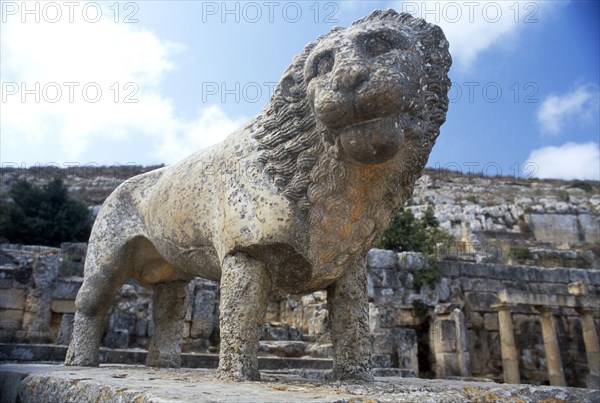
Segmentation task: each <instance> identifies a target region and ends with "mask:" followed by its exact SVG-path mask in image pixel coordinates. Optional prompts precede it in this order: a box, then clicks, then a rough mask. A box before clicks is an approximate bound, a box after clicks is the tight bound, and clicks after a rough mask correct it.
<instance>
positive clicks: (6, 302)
mask: <svg viewBox="0 0 600 403" xmlns="http://www.w3.org/2000/svg"><path fill="white" fill-rule="evenodd" d="M25 293H26V290H25V289H23V288H9V289H4V290H2V291H0V308H1V309H18V310H22V309H23V308H24V307H25Z"/></svg>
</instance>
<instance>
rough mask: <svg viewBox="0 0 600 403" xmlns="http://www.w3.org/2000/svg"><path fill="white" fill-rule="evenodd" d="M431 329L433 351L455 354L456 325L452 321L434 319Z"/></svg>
mask: <svg viewBox="0 0 600 403" xmlns="http://www.w3.org/2000/svg"><path fill="white" fill-rule="evenodd" d="M432 329H433V344H434V347H433V348H434V351H436V352H443V353H449V352H456V340H457V337H456V324H455V323H454V321H453V320H440V319H436V320H435V322H434V324H433V328H432Z"/></svg>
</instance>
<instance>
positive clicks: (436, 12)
mask: <svg viewBox="0 0 600 403" xmlns="http://www.w3.org/2000/svg"><path fill="white" fill-rule="evenodd" d="M561 3H564V2H553V1H402V2H398V3H396V4H395V8H396V9H397V10H398V11H404V12H408V13H410V14H412V15H414V16H416V17H420V18H424V19H425V20H426V21H427V22H430V23H434V24H437V25H440V26H441V27H442V29H443V30H444V34H445V35H446V38H447V39H448V42H450V53H451V54H452V59H453V61H454V66H455V67H458V68H459V69H460V70H463V71H465V70H469V69H470V68H471V67H472V66H473V65H474V64H475V63H476V61H477V57H478V56H479V55H480V54H481V53H482V52H483V51H485V50H487V49H488V48H491V47H492V46H497V47H499V48H504V49H512V48H514V46H513V44H514V41H515V40H516V39H517V37H518V33H519V31H520V30H522V29H523V28H525V27H527V26H532V25H534V24H537V23H539V22H540V21H542V20H543V18H541V17H542V16H545V15H547V14H546V13H547V12H548V11H549V10H551V9H553V8H555V7H557V6H560V5H561Z"/></svg>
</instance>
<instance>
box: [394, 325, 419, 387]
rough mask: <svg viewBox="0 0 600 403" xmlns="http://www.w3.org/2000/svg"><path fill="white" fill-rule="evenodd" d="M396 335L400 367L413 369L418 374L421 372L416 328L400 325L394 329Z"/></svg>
mask: <svg viewBox="0 0 600 403" xmlns="http://www.w3.org/2000/svg"><path fill="white" fill-rule="evenodd" d="M394 336H395V339H396V340H395V341H396V355H397V356H398V368H401V369H406V370H409V371H412V373H413V374H415V376H417V375H418V373H419V360H418V357H417V352H418V345H417V332H416V331H415V330H414V329H410V328H405V327H400V328H396V329H394Z"/></svg>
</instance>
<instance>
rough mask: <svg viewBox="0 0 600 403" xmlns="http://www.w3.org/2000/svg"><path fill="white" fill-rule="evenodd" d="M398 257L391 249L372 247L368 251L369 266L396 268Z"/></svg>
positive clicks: (374, 267)
mask: <svg viewBox="0 0 600 403" xmlns="http://www.w3.org/2000/svg"><path fill="white" fill-rule="evenodd" d="M397 262H398V257H397V255H396V253H395V252H393V251H391V250H382V249H371V250H370V251H369V253H367V267H369V268H373V269H394V268H395V267H396V264H397Z"/></svg>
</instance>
